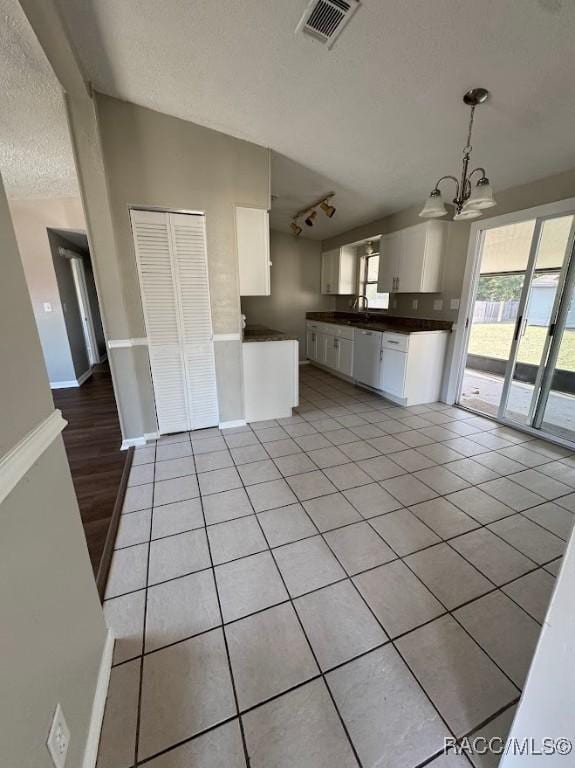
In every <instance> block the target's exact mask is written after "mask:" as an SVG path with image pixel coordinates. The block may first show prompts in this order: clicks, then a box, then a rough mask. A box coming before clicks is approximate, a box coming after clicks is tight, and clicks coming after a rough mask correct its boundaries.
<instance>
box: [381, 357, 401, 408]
mask: <svg viewBox="0 0 575 768" xmlns="http://www.w3.org/2000/svg"><path fill="white" fill-rule="evenodd" d="M406 372H407V352H400V351H398V350H397V349H389V348H387V347H382V350H381V386H382V387H383V389H384V390H385V392H386V393H387V394H388V395H392V396H393V397H397V398H402V397H404V394H405V374H406Z"/></svg>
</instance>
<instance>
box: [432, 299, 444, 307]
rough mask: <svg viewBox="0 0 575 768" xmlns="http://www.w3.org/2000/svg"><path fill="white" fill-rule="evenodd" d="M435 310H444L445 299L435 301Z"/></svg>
mask: <svg viewBox="0 0 575 768" xmlns="http://www.w3.org/2000/svg"><path fill="white" fill-rule="evenodd" d="M433 309H435V310H439V309H443V299H434V300H433Z"/></svg>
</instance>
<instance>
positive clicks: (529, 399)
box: [457, 212, 575, 441]
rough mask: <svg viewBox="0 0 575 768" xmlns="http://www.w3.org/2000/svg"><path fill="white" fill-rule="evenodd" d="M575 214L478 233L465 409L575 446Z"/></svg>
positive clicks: (461, 397)
mask: <svg viewBox="0 0 575 768" xmlns="http://www.w3.org/2000/svg"><path fill="white" fill-rule="evenodd" d="M574 236H575V214H574V213H572V212H569V213H561V214H554V215H546V216H534V217H530V218H526V219H525V220H523V221H515V222H514V223H511V224H503V225H501V226H493V227H491V228H486V229H484V230H483V231H481V233H480V236H479V239H478V249H479V253H478V269H477V270H476V273H475V281H474V283H475V284H474V286H473V287H472V290H473V292H472V297H473V298H472V302H471V310H470V312H469V315H468V321H467V337H466V338H467V346H466V354H465V364H464V371H463V376H462V378H461V385H460V388H459V396H458V398H457V401H458V403H459V404H460V405H462V406H464V407H466V408H468V409H470V410H473V411H476V412H478V413H481V414H484V415H487V416H491V417H494V418H496V419H498V420H500V421H502V422H504V423H507V424H510V425H514V426H520V427H523V428H528V429H535V430H540V431H541V432H542V433H545V434H547V435H550V436H555V437H559V438H561V439H565V440H569V441H575V307H574V306H573V295H574V285H575V259H574V258H573V246H574Z"/></svg>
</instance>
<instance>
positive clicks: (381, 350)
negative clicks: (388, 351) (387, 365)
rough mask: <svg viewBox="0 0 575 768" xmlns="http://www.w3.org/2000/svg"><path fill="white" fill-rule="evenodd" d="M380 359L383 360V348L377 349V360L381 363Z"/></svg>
mask: <svg viewBox="0 0 575 768" xmlns="http://www.w3.org/2000/svg"><path fill="white" fill-rule="evenodd" d="M382 360H383V349H380V350H379V362H380V363H381V361H382Z"/></svg>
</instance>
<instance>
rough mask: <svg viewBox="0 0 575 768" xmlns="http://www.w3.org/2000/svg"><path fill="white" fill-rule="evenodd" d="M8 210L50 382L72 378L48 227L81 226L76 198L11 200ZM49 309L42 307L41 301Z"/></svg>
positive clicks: (81, 219)
mask: <svg viewBox="0 0 575 768" xmlns="http://www.w3.org/2000/svg"><path fill="white" fill-rule="evenodd" d="M9 205H10V212H11V214H12V221H13V224H14V230H15V232H16V240H17V243H18V249H19V251H20V255H21V257H22V264H23V266H24V273H25V275H26V283H27V285H28V291H29V293H30V298H31V300H32V308H33V311H34V317H35V318H36V325H37V328H38V333H39V335H40V342H41V344H42V351H43V353H44V361H45V363H46V369H47V371H48V377H49V379H50V382H59V381H71V380H73V379H75V378H76V371H75V368H74V361H73V359H72V353H71V350H70V344H69V341H68V334H67V329H66V321H65V318H64V311H63V308H62V302H61V299H60V295H59V291H58V282H57V280H56V272H55V270H54V262H53V260H52V251H51V249H50V242H49V239H48V228H55V229H85V228H86V223H85V220H84V213H83V210H82V205H81V203H80V200H79V198H73V197H63V198H52V199H47V200H11V201H10V204H9ZM45 302H48V303H49V304H51V305H52V312H46V311H45V310H44V303H45Z"/></svg>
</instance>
